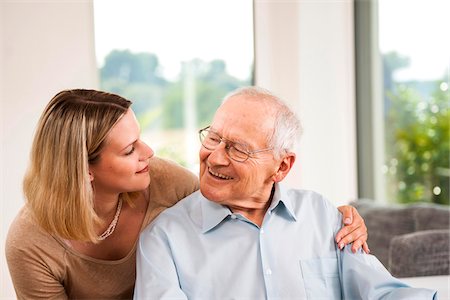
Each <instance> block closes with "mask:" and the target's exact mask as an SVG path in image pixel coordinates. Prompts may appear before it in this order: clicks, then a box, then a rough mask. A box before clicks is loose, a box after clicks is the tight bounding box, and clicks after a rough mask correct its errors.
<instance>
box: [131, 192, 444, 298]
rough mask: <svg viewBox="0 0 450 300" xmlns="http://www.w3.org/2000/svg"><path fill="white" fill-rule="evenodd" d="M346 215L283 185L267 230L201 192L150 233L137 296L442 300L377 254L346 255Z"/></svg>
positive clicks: (141, 256)
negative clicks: (341, 238) (340, 242)
mask: <svg viewBox="0 0 450 300" xmlns="http://www.w3.org/2000/svg"><path fill="white" fill-rule="evenodd" d="M340 228H341V215H340V213H339V211H338V210H337V209H336V208H335V207H334V206H333V205H331V204H330V203H329V202H328V201H326V200H325V199H324V198H323V197H322V196H321V195H319V194H317V193H314V192H311V191H302V190H294V189H285V188H284V187H283V186H282V185H279V184H276V185H275V193H274V197H273V200H272V203H271V205H270V208H269V209H268V211H267V213H266V215H265V217H264V220H263V223H262V226H261V227H259V226H257V225H255V224H254V223H252V222H251V221H249V220H248V219H246V218H245V217H244V216H242V215H240V214H233V213H232V212H231V211H230V210H229V209H228V208H227V207H225V206H222V205H219V204H217V203H214V202H212V201H209V200H207V199H206V198H204V197H203V196H202V194H201V193H200V192H199V191H197V192H195V193H194V194H192V195H190V196H188V197H187V198H185V199H184V200H182V201H180V202H179V203H178V204H176V205H175V206H173V207H172V208H169V209H166V210H165V211H164V212H163V213H161V215H160V216H159V217H158V218H157V219H156V220H155V221H154V222H153V224H151V225H150V226H149V227H148V228H147V229H145V230H144V231H143V232H142V234H141V236H140V239H139V245H138V250H137V279H136V286H135V295H134V297H135V299H205V300H210V299H220V300H222V299H327V300H329V299H420V300H422V299H435V296H436V293H435V292H434V291H431V290H427V289H416V288H410V287H409V286H407V285H406V284H404V283H402V282H401V281H399V280H397V279H395V278H394V277H392V276H391V275H390V274H389V272H388V271H387V270H386V269H385V268H384V266H383V265H382V264H381V263H380V262H379V261H378V260H377V259H376V258H375V257H374V256H372V255H367V254H364V253H362V252H359V253H357V254H353V253H352V252H351V250H350V248H349V247H346V248H345V249H344V250H343V251H340V250H339V249H338V248H337V247H336V244H335V242H334V236H335V234H336V233H337V231H338V230H339V229H340Z"/></svg>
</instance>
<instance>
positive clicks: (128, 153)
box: [125, 146, 134, 155]
mask: <svg viewBox="0 0 450 300" xmlns="http://www.w3.org/2000/svg"><path fill="white" fill-rule="evenodd" d="M133 152H134V146H133V147H131V150H130V151H128V152H127V153H125V155H131V154H133Z"/></svg>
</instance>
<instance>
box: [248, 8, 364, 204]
mask: <svg viewBox="0 0 450 300" xmlns="http://www.w3.org/2000/svg"><path fill="white" fill-rule="evenodd" d="M255 16H256V30H255V34H256V59H257V60H256V66H255V68H256V84H257V85H260V86H262V87H265V88H267V89H269V90H272V91H273V92H275V93H276V94H278V95H280V96H281V97H283V98H284V99H285V100H287V101H288V102H290V103H291V104H292V107H293V108H294V109H296V111H297V113H298V115H299V116H300V118H301V120H302V123H303V127H304V134H303V137H302V140H301V143H300V147H299V150H298V154H299V155H298V157H297V161H296V163H295V165H294V170H293V173H291V174H289V176H288V178H287V182H288V183H289V184H290V185H291V186H296V187H301V188H306V189H313V190H316V191H318V192H320V193H322V194H323V195H325V196H326V197H328V198H329V199H330V200H331V201H333V202H334V203H336V204H342V203H347V202H348V201H349V200H353V199H356V196H357V184H356V180H357V174H356V128H355V95H354V89H355V86H354V38H353V36H354V33H353V1H350V0H341V1H334V0H320V1H306V0H305V1H283V0H274V1H265V0H256V1H255Z"/></svg>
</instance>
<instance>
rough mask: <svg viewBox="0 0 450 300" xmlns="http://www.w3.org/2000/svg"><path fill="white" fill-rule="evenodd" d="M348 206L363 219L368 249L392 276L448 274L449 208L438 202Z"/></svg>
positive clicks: (371, 203)
mask: <svg viewBox="0 0 450 300" xmlns="http://www.w3.org/2000/svg"><path fill="white" fill-rule="evenodd" d="M351 205H353V206H355V207H356V208H357V209H358V212H359V213H360V214H361V216H362V217H363V218H364V220H365V222H366V226H367V228H368V232H369V238H368V243H369V248H370V250H371V254H374V255H375V256H376V257H377V258H378V259H379V260H380V261H381V262H382V263H383V264H384V266H385V267H386V268H387V269H388V270H389V271H390V272H391V273H392V275H394V276H395V277H416V276H431V275H450V249H449V248H450V227H449V225H450V224H449V223H450V207H448V206H444V205H437V204H429V203H428V204H411V205H400V204H399V205H380V204H377V203H376V202H374V201H372V200H368V199H360V200H358V201H355V202H352V203H351Z"/></svg>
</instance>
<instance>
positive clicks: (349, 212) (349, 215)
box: [338, 205, 354, 225]
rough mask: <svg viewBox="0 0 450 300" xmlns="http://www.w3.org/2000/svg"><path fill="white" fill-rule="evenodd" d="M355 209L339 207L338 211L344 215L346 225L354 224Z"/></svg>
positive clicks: (345, 206) (343, 219)
mask: <svg viewBox="0 0 450 300" xmlns="http://www.w3.org/2000/svg"><path fill="white" fill-rule="evenodd" d="M353 209H354V207H352V206H350V205H343V206H339V207H338V210H339V211H340V212H341V214H342V222H343V223H344V225H350V224H352V222H353Z"/></svg>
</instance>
